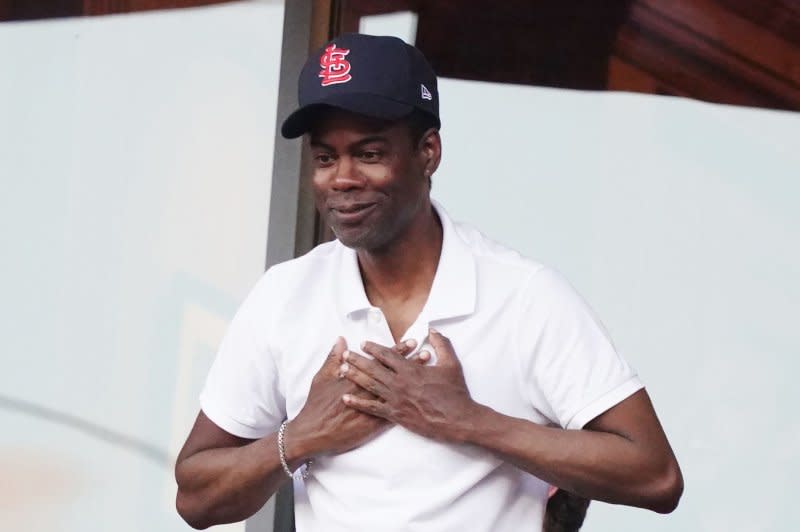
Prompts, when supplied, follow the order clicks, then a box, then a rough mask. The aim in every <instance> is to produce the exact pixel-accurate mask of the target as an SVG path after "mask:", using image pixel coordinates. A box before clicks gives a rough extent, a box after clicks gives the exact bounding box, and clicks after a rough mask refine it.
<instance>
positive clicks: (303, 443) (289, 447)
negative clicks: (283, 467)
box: [283, 421, 315, 471]
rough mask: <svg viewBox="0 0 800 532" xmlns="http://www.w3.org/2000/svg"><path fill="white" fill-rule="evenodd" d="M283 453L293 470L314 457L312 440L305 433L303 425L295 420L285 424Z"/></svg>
mask: <svg viewBox="0 0 800 532" xmlns="http://www.w3.org/2000/svg"><path fill="white" fill-rule="evenodd" d="M283 453H284V458H285V460H286V463H287V464H288V465H289V468H290V469H291V470H292V471H294V470H296V469H297V468H298V467H300V466H301V465H303V463H305V462H308V461H309V460H312V459H313V457H314V454H315V452H314V450H313V446H312V445H311V442H310V440H309V439H308V438H307V437H306V435H305V434H304V433H303V429H302V427H301V426H299V425H295V423H294V421H290V422H288V423H287V424H286V426H285V430H284V435H283Z"/></svg>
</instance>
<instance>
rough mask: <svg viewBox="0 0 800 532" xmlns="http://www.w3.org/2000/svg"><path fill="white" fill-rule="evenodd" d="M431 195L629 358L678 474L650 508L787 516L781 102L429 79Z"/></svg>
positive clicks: (790, 169)
mask: <svg viewBox="0 0 800 532" xmlns="http://www.w3.org/2000/svg"><path fill="white" fill-rule="evenodd" d="M440 91H441V97H442V123H443V128H442V136H443V139H444V154H445V155H444V162H443V164H442V166H441V168H440V170H439V172H437V174H436V175H435V176H434V178H433V191H434V196H436V197H437V198H439V199H440V200H441V201H442V202H443V203H444V204H445V206H446V207H447V208H448V209H449V211H450V213H451V215H453V216H454V217H455V218H457V219H461V220H467V221H470V222H472V223H474V224H475V225H476V226H477V227H479V228H481V229H482V230H483V231H484V232H485V233H486V234H488V235H490V236H492V237H495V238H496V239H498V240H500V241H501V242H504V243H507V244H509V245H511V246H513V247H515V248H517V249H519V250H520V251H521V252H523V253H524V254H526V255H528V256H533V257H535V258H537V259H539V260H541V261H543V262H545V263H548V264H550V265H552V266H555V267H556V268H558V269H560V270H561V271H562V272H564V273H565V274H566V275H567V277H568V278H569V279H570V280H571V281H572V282H573V284H574V285H575V286H576V287H577V288H578V290H579V291H580V292H581V293H582V294H583V295H584V296H585V297H586V298H587V300H588V301H589V302H590V304H591V305H592V306H593V307H594V308H595V310H596V311H597V313H598V314H599V316H600V317H601V319H603V321H604V323H605V324H606V326H607V327H608V328H609V330H610V333H611V335H612V337H613V338H614V340H615V343H616V345H617V348H618V349H619V350H620V351H621V352H622V353H623V354H624V355H625V356H626V357H627V358H628V360H629V361H630V362H631V363H632V364H633V365H634V366H635V367H636V368H637V369H638V370H639V372H640V375H641V377H642V379H643V380H644V382H645V383H646V385H647V388H648V391H649V393H650V395H651V397H652V398H653V401H654V403H655V406H656V410H657V411H658V413H659V415H660V418H661V421H662V423H663V425H664V426H665V429H666V431H667V434H668V436H669V438H670V441H671V442H672V444H673V447H674V449H675V452H676V454H677V456H678V458H679V460H680V463H681V466H682V468H683V472H684V476H685V481H686V491H685V493H684V497H683V500H682V502H681V505H680V507H679V508H678V510H677V511H676V512H675V513H674V514H672V515H670V516H668V517H662V516H659V515H656V514H653V513H649V512H645V511H643V510H635V509H629V508H622V507H614V506H610V505H606V504H602V503H593V505H592V507H591V508H590V511H589V515H588V517H587V521H586V526H585V528H584V529H585V530H587V531H604V530H607V531H617V530H648V531H656V530H693V531H694V530H697V531H700V530H703V531H722V530H726V531H727V530H748V531H757V530H769V531H776V532H777V531H783V530H796V529H800V516H798V515H797V513H796V512H793V511H792V510H791V508H792V505H793V503H794V498H795V496H796V494H797V493H800V480H799V479H800V453H798V449H800V414H798V412H797V410H796V409H797V405H798V404H800V392H799V391H798V387H797V385H796V379H795V374H796V373H797V372H798V371H800V363H799V362H798V359H797V355H798V354H800V333H798V330H797V325H796V321H797V316H798V315H800V266H798V264H800V246H798V243H800V211H799V210H798V208H797V205H798V198H800V180H798V177H800V172H798V168H800V114H797V113H793V114H790V113H779V112H772V111H762V110H754V109H745V108H736V107H727V106H720V105H711V104H705V103H700V102H693V101H689V100H683V99H675V98H665V97H654V96H645V95H631V94H613V93H587V92H576V91H562V90H552V89H541V88H534V87H521V86H512V85H498V84H488V83H476V82H466V81H455V80H442V82H441V86H440Z"/></svg>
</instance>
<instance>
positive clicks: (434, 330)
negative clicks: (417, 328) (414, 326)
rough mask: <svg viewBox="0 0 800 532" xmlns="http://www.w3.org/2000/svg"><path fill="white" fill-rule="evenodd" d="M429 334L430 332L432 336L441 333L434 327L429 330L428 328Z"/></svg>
mask: <svg viewBox="0 0 800 532" xmlns="http://www.w3.org/2000/svg"><path fill="white" fill-rule="evenodd" d="M428 332H429V333H431V334H439V331H437V330H436V329H434V328H433V327H429V328H428Z"/></svg>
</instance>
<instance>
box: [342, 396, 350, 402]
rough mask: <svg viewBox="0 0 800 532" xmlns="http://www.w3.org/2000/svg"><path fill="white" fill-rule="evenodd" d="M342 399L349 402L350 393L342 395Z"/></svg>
mask: <svg viewBox="0 0 800 532" xmlns="http://www.w3.org/2000/svg"><path fill="white" fill-rule="evenodd" d="M342 401H344V402H345V403H349V402H350V395H349V394H344V395H343V396H342Z"/></svg>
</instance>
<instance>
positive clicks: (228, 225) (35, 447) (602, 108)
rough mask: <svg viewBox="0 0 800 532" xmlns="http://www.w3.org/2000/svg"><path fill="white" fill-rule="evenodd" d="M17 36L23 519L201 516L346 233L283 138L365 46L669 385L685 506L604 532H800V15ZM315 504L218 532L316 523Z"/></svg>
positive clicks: (468, 216)
mask: <svg viewBox="0 0 800 532" xmlns="http://www.w3.org/2000/svg"><path fill="white" fill-rule="evenodd" d="M205 4H209V5H205ZM211 4H213V5H211ZM0 21H1V22H0V72H2V74H0V176H2V184H3V194H2V195H0V244H1V245H2V251H3V256H2V262H1V263H0V264H1V266H0V268H2V275H0V293H2V295H3V304H2V306H1V307H0V309H2V310H0V312H2V314H1V315H0V338H1V339H2V341H3V349H2V361H3V371H2V372H0V424H2V427H3V429H2V431H0V471H2V473H3V477H4V482H3V483H2V485H0V530H3V531H51V530H64V531H86V532H93V531H105V530H112V529H113V530H120V531H140V530H156V531H181V530H189V527H188V526H187V525H185V524H183V522H182V521H181V519H180V518H179V517H178V516H177V514H176V513H175V511H174V495H175V489H176V488H175V482H174V479H173V476H172V467H173V464H174V459H175V456H176V455H177V452H178V450H179V448H180V445H181V444H182V443H183V441H184V439H185V437H186V435H187V434H188V429H189V427H190V426H191V423H192V421H193V420H194V416H195V415H196V413H197V409H198V402H197V395H198V393H199V390H200V388H201V386H202V384H203V381H204V379H205V374H206V372H207V371H208V368H209V366H210V364H211V361H212V360H213V357H214V353H215V350H216V348H217V344H218V342H219V341H220V339H221V337H222V334H223V333H224V331H225V328H226V326H227V323H228V321H229V319H230V318H231V317H232V315H233V313H234V312H235V310H236V308H237V306H238V305H239V303H240V302H241V301H242V299H243V298H244V296H245V294H246V293H247V292H248V290H249V289H250V288H251V287H252V285H253V284H254V283H255V281H256V280H257V279H258V277H259V276H260V275H261V273H262V272H263V271H264V269H265V267H268V266H269V265H271V264H274V263H276V262H280V261H283V260H287V259H289V258H291V257H293V256H296V255H298V254H302V253H304V252H306V251H307V250H308V249H310V248H311V247H312V246H313V245H315V244H316V243H319V242H321V241H323V240H325V239H327V238H330V235H329V234H328V233H327V231H326V229H325V228H324V227H323V226H322V225H321V224H320V223H319V221H318V219H317V217H316V216H315V213H314V210H313V205H312V203H311V199H310V195H309V191H308V187H307V186H306V183H305V182H304V180H303V176H304V172H305V167H304V164H303V150H304V148H303V146H302V144H301V143H300V142H298V141H287V140H285V139H282V138H280V137H279V136H278V137H276V135H275V131H276V127H277V126H278V125H279V123H280V121H281V120H282V119H283V118H284V117H285V116H286V115H287V114H288V112H289V110H290V109H292V108H293V107H294V105H295V101H296V100H295V89H296V79H297V73H298V72H299V69H300V67H301V66H302V63H303V61H304V60H305V58H306V56H307V54H308V52H309V50H311V49H314V48H316V47H318V46H319V45H321V44H322V43H323V42H325V41H326V40H328V38H330V37H332V36H335V35H337V34H338V33H341V32H345V31H362V32H365V33H371V34H377V35H396V36H399V37H401V38H403V39H405V40H406V41H407V42H409V43H415V44H416V45H417V46H418V47H419V48H420V49H421V50H422V51H423V52H424V53H425V54H426V56H427V57H428V58H429V59H430V60H431V62H432V64H433V66H434V68H435V69H436V70H437V72H438V73H439V75H440V76H441V79H440V94H441V100H442V104H441V105H442V109H441V115H442V124H443V127H442V138H443V144H444V156H443V164H442V166H441V168H440V169H439V171H438V172H437V174H436V175H435V176H434V178H433V195H434V196H435V197H436V198H437V199H438V200H440V201H441V202H442V203H443V204H444V206H445V208H446V209H447V210H448V211H449V212H450V214H451V215H452V216H453V217H454V218H456V219H459V220H463V221H467V222H470V223H472V224H474V225H476V226H477V227H479V228H480V229H481V230H482V231H483V232H485V233H486V234H487V235H489V236H491V237H493V238H495V239H497V240H499V241H501V242H503V243H506V244H509V245H511V246H513V247H516V248H517V249H519V250H520V251H522V252H523V253H524V254H526V255H529V256H532V257H534V258H536V259H538V260H540V261H542V262H544V263H546V264H549V265H551V266H553V267H555V268H557V269H559V270H561V271H562V272H564V273H565V274H566V276H567V277H568V278H569V279H570V280H571V281H572V282H573V284H574V285H575V286H576V287H577V289H578V290H579V291H580V292H581V293H582V294H583V295H584V296H585V298H586V299H587V300H588V301H589V302H590V304H591V305H592V306H593V307H594V308H595V310H596V311H597V313H598V314H599V316H600V317H601V318H602V320H603V322H604V323H605V325H606V326H607V328H608V329H609V331H610V333H611V335H612V337H613V338H614V340H615V343H616V345H617V348H618V349H619V350H620V351H621V352H622V353H623V354H624V356H625V357H626V358H627V359H628V360H629V361H630V362H631V363H632V365H634V366H635V367H636V368H637V369H638V370H639V373H640V375H641V377H642V378H643V380H644V381H645V383H646V384H647V387H648V390H649V392H650V394H651V396H652V398H653V400H654V402H655V405H656V409H657V411H658V412H659V415H660V417H661V421H662V423H663V424H664V426H665V429H666V431H667V434H668V435H669V437H670V440H671V442H672V444H673V446H674V448H675V451H676V454H677V455H678V458H679V460H680V462H681V465H682V468H683V472H684V476H685V481H686V492H685V494H684V497H683V499H682V501H681V505H680V507H679V508H678V510H676V512H675V513H673V514H671V515H669V516H660V515H656V514H652V513H648V512H645V511H643V510H635V509H630V508H623V507H619V506H612V505H607V504H603V503H597V502H594V503H592V505H591V506H590V508H589V512H588V515H587V518H586V522H585V525H584V527H583V530H588V531H609V532H610V531H618V530H654V531H659V530H681V531H684V530H701V531H730V530H747V531H751V530H752V531H759V530H765V531H783V530H797V529H800V516H798V515H797V514H796V513H795V512H793V511H792V508H793V503H794V498H795V497H796V494H797V493H800V480H798V479H800V454H799V453H798V449H800V415H799V414H798V413H797V412H796V409H797V405H798V404H800V392H798V387H797V385H796V383H795V380H796V379H795V372H796V371H800V363H798V362H797V360H798V358H797V357H798V355H800V332H798V326H797V319H798V318H797V317H798V316H800V266H798V263H800V209H798V205H799V204H800V114H799V113H798V111H800V1H798V0H694V1H692V2H683V1H673V0H624V1H623V0H609V1H606V2H589V1H584V0H562V1H550V0H543V1H540V2H528V1H521V0H519V1H517V0H513V1H511V0H509V1H505V2H488V1H477V0H473V1H460V2H458V1H448V0H440V1H437V0H431V1H427V2H422V1H401V0H397V1H395V0H389V1H383V2H372V1H357V0H340V1H336V0H327V1H323V0H289V1H287V2H285V3H284V2H283V1H278V0H275V1H269V0H252V1H236V2H222V3H220V2H212V1H202V0H177V1H175V0H173V1H166V0H42V1H38V2H33V1H23V0H0ZM290 499H291V497H290V494H287V493H282V494H281V496H280V497H279V498H278V502H277V505H276V504H275V502H274V501H271V502H270V503H269V504H268V505H267V506H266V507H265V508H264V509H263V510H262V511H261V512H259V514H257V515H256V516H254V517H253V518H251V519H249V520H248V521H247V522H246V523H239V524H233V525H228V526H226V527H217V528H216V529H218V530H238V531H244V530H247V531H248V532H250V531H257V532H268V531H272V530H273V529H274V530H275V531H276V532H284V531H288V530H290V529H291V503H290ZM276 506H277V511H276ZM531 530H533V528H531Z"/></svg>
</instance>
